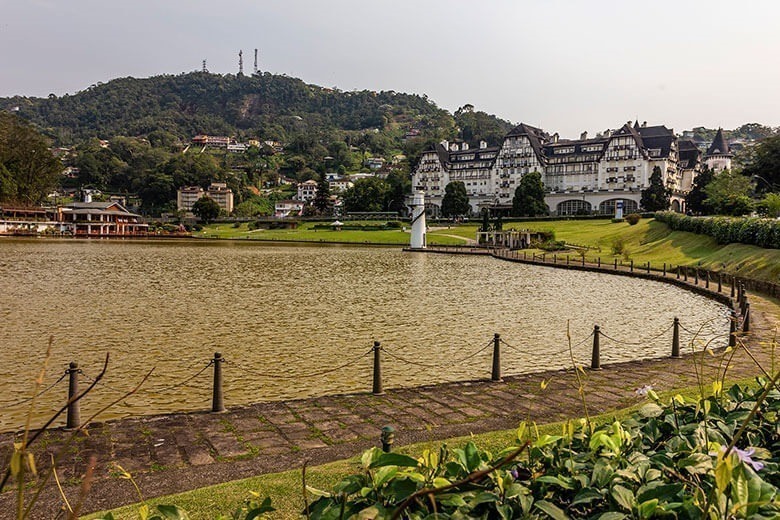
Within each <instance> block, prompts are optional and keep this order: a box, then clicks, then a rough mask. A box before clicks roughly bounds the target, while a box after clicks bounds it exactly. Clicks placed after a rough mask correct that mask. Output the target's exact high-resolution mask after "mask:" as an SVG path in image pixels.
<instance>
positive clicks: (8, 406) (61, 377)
mask: <svg viewBox="0 0 780 520" xmlns="http://www.w3.org/2000/svg"><path fill="white" fill-rule="evenodd" d="M68 373H69V371H68V370H65V372H64V373H63V374H62V375H61V376H60V378H59V379H57V380H56V381H55V382H53V383H52V384H50V385H49V386H47V387H46V388H44V389H43V390H41V391H40V392H38V393H37V394H35V395H34V396H32V397H27V398H26V399H22V400H21V401H16V402H15V403H11V404H4V405H3V407H4V408H16V407H17V406H21V405H23V404H25V403H29V402H30V401H32V400H33V399H37V398H39V397H40V396H42V395H43V394H45V393H46V392H48V391H49V390H51V389H52V388H54V387H55V386H57V385H58V384H59V383H60V382H61V381H62V380H63V379H65V376H67V375H68Z"/></svg>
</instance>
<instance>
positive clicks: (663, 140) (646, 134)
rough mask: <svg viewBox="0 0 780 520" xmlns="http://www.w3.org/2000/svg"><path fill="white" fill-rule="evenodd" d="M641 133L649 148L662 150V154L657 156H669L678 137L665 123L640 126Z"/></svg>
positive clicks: (646, 146) (645, 145) (645, 144)
mask: <svg viewBox="0 0 780 520" xmlns="http://www.w3.org/2000/svg"><path fill="white" fill-rule="evenodd" d="M639 135H641V136H642V143H643V144H644V147H645V148H647V149H648V150H651V149H653V148H657V149H660V150H661V155H660V156H653V157H654V158H655V157H669V153H670V152H671V151H672V145H673V144H674V141H675V140H676V139H677V137H675V135H674V132H673V131H671V130H669V129H668V128H666V127H665V126H664V125H659V126H643V127H640V128H639Z"/></svg>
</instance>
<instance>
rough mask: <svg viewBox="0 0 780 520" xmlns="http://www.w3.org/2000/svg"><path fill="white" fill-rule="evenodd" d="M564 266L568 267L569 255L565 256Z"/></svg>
mask: <svg viewBox="0 0 780 520" xmlns="http://www.w3.org/2000/svg"><path fill="white" fill-rule="evenodd" d="M566 265H569V255H566Z"/></svg>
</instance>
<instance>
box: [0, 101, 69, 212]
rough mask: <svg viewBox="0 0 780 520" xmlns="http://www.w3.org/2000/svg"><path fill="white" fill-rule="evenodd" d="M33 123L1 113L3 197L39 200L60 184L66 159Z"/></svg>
mask: <svg viewBox="0 0 780 520" xmlns="http://www.w3.org/2000/svg"><path fill="white" fill-rule="evenodd" d="M48 145H49V143H48V142H47V140H46V139H45V138H44V137H43V136H42V135H41V134H39V133H38V132H37V131H36V130H35V129H34V128H33V127H32V126H31V125H29V124H28V123H26V122H24V121H22V120H21V119H19V118H18V117H16V116H14V115H11V114H4V113H0V201H2V202H11V203H16V204H25V205H27V204H36V203H38V202H41V201H42V200H44V199H45V198H46V195H48V193H49V192H50V191H51V190H52V189H53V188H54V187H55V186H56V185H57V180H58V178H59V175H60V172H61V171H62V163H60V161H59V160H58V159H57V158H55V157H54V156H53V155H52V154H51V152H50V151H49V147H48Z"/></svg>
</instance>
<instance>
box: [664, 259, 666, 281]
mask: <svg viewBox="0 0 780 520" xmlns="http://www.w3.org/2000/svg"><path fill="white" fill-rule="evenodd" d="M664 278H666V262H664Z"/></svg>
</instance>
